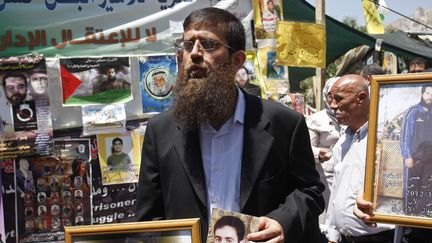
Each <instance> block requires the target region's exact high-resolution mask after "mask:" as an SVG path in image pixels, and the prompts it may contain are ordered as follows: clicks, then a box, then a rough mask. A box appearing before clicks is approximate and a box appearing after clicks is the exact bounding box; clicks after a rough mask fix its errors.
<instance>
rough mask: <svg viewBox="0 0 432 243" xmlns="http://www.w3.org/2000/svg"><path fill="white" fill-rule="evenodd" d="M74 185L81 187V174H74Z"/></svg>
mask: <svg viewBox="0 0 432 243" xmlns="http://www.w3.org/2000/svg"><path fill="white" fill-rule="evenodd" d="M74 186H75V187H77V188H81V187H82V186H83V177H82V176H76V177H75V178H74Z"/></svg>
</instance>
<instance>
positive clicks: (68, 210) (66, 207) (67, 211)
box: [63, 203, 72, 216]
mask: <svg viewBox="0 0 432 243" xmlns="http://www.w3.org/2000/svg"><path fill="white" fill-rule="evenodd" d="M71 213H72V204H70V203H67V204H65V205H64V206H63V215H64V216H69V215H70V214H71Z"/></svg>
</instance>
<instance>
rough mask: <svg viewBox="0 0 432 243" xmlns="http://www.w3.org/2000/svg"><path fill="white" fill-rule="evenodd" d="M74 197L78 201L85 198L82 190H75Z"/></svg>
mask: <svg viewBox="0 0 432 243" xmlns="http://www.w3.org/2000/svg"><path fill="white" fill-rule="evenodd" d="M74 197H75V199H77V200H80V199H82V197H83V191H82V190H75V193H74Z"/></svg>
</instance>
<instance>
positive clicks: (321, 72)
mask: <svg viewBox="0 0 432 243" xmlns="http://www.w3.org/2000/svg"><path fill="white" fill-rule="evenodd" d="M325 17H326V15H325V0H316V4H315V22H316V23H317V24H322V25H324V29H325ZM315 74H316V76H315V80H314V81H315V82H314V83H315V85H314V95H315V106H316V107H315V108H316V109H317V111H320V110H321V109H323V108H324V104H323V103H322V101H323V100H322V99H323V98H322V90H323V88H324V85H325V80H326V74H325V69H322V68H317V69H316V71H315Z"/></svg>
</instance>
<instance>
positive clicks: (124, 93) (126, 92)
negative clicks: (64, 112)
mask: <svg viewBox="0 0 432 243" xmlns="http://www.w3.org/2000/svg"><path fill="white" fill-rule="evenodd" d="M60 76H61V86H62V94H63V106H82V105H100V104H112V103H125V102H127V101H130V100H131V99H132V92H131V71H130V63H129V58H128V57H97V58H96V57H94V58H60Z"/></svg>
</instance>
